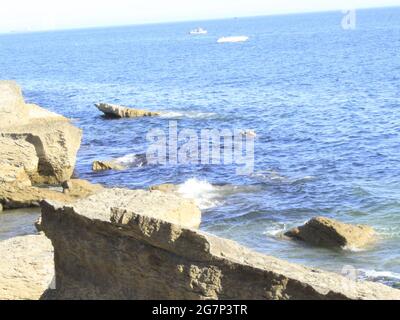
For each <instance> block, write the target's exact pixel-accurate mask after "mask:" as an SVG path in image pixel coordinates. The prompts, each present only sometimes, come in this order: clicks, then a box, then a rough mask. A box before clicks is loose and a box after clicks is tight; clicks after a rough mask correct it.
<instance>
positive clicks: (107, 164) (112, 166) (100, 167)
mask: <svg viewBox="0 0 400 320" xmlns="http://www.w3.org/2000/svg"><path fill="white" fill-rule="evenodd" d="M124 169H125V167H124V166H122V165H120V164H118V163H116V162H115V161H94V162H93V165H92V170H93V171H107V170H124Z"/></svg>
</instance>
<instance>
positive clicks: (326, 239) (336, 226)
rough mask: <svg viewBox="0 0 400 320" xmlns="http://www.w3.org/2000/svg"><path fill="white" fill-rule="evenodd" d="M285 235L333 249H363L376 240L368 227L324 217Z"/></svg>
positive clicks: (314, 219) (373, 232)
mask: <svg viewBox="0 0 400 320" xmlns="http://www.w3.org/2000/svg"><path fill="white" fill-rule="evenodd" d="M285 235H286V236H288V237H290V238H293V239H296V240H301V241H304V242H306V243H308V244H311V245H315V246H322V247H328V248H334V249H346V248H348V249H352V248H363V247H365V246H366V245H369V244H371V243H373V242H374V241H375V240H376V238H375V231H374V229H373V228H371V227H369V226H362V225H349V224H345V223H342V222H339V221H335V220H333V219H329V218H324V217H317V218H313V219H311V220H310V221H309V222H307V223H306V224H305V225H304V226H301V227H298V228H294V229H292V230H290V231H289V232H287V233H286V234H285Z"/></svg>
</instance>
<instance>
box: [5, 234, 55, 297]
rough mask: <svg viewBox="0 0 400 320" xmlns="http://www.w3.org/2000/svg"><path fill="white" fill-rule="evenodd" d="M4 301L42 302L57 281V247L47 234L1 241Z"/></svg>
mask: <svg viewBox="0 0 400 320" xmlns="http://www.w3.org/2000/svg"><path fill="white" fill-rule="evenodd" d="M0 257H1V259H0V300H39V299H40V298H41V296H42V295H43V293H44V292H45V291H46V290H47V289H49V287H51V284H52V281H53V279H54V255H53V247H52V245H51V242H50V240H49V239H47V238H46V237H45V236H44V235H43V234H39V235H31V236H23V237H17V238H13V239H9V240H5V241H0Z"/></svg>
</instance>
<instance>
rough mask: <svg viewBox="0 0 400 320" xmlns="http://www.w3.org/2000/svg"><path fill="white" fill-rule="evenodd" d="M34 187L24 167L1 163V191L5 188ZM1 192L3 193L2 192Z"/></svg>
mask: <svg viewBox="0 0 400 320" xmlns="http://www.w3.org/2000/svg"><path fill="white" fill-rule="evenodd" d="M31 185H32V183H31V180H30V179H29V176H28V175H27V174H26V171H25V170H24V167H15V166H11V165H8V164H1V163H0V190H2V189H4V188H6V187H7V188H26V187H30V186H31ZM0 192H1V191H0Z"/></svg>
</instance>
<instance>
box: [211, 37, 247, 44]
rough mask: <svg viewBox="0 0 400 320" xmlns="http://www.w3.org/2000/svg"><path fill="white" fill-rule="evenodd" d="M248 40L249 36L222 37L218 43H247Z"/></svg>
mask: <svg viewBox="0 0 400 320" xmlns="http://www.w3.org/2000/svg"><path fill="white" fill-rule="evenodd" d="M247 40H249V37H247V36H233V37H222V38H219V39H218V43H227V42H245V41H247Z"/></svg>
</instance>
